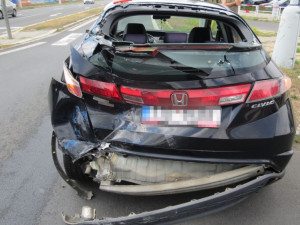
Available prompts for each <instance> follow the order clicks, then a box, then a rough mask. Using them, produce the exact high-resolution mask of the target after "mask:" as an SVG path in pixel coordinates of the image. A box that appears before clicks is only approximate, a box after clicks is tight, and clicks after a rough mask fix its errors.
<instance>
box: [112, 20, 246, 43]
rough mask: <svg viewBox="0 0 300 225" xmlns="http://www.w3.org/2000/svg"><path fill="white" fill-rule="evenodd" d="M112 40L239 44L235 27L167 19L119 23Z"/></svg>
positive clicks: (115, 25) (122, 21) (119, 21)
mask: <svg viewBox="0 0 300 225" xmlns="http://www.w3.org/2000/svg"><path fill="white" fill-rule="evenodd" d="M111 36H112V37H114V38H116V39H117V40H118V41H126V42H132V43H134V44H146V43H238V42H241V41H242V38H241V37H240V35H239V33H238V32H237V31H236V29H235V28H233V27H232V26H230V25H228V24H226V23H224V22H221V21H217V20H212V19H206V18H193V17H181V16H169V15H167V16H165V15H133V16H128V17H125V18H124V17H123V18H121V19H119V20H118V21H116V22H115V23H114V25H113V26H112V29H111Z"/></svg>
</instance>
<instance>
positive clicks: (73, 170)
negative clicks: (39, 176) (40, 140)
mask: <svg viewBox="0 0 300 225" xmlns="http://www.w3.org/2000/svg"><path fill="white" fill-rule="evenodd" d="M63 161H64V167H65V171H66V174H67V175H68V177H69V178H71V179H73V180H77V181H85V180H87V176H85V175H84V173H83V171H82V169H81V167H80V165H79V164H78V163H76V162H75V163H73V162H72V158H71V157H70V156H69V155H66V154H64V155H63Z"/></svg>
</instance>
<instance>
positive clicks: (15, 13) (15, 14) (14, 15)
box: [11, 9, 17, 17]
mask: <svg viewBox="0 0 300 225" xmlns="http://www.w3.org/2000/svg"><path fill="white" fill-rule="evenodd" d="M11 15H12V17H16V16H17V10H16V9H14V10H13V13H12V14H11Z"/></svg>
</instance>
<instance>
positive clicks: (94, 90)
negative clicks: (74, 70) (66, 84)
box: [80, 77, 122, 101]
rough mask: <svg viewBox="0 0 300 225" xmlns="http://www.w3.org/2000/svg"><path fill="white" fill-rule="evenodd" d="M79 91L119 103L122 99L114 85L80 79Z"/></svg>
mask: <svg viewBox="0 0 300 225" xmlns="http://www.w3.org/2000/svg"><path fill="white" fill-rule="evenodd" d="M80 84H81V89H82V90H83V91H85V92H87V93H90V94H93V95H97V96H100V97H105V98H109V99H114V100H118V101H121V100H122V97H121V95H120V93H119V91H118V88H117V87H116V85H115V84H112V83H106V82H102V81H97V80H90V79H87V78H85V77H80Z"/></svg>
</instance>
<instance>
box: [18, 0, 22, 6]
mask: <svg viewBox="0 0 300 225" xmlns="http://www.w3.org/2000/svg"><path fill="white" fill-rule="evenodd" d="M18 3H19V7H20V8H23V6H22V0H18Z"/></svg>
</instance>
